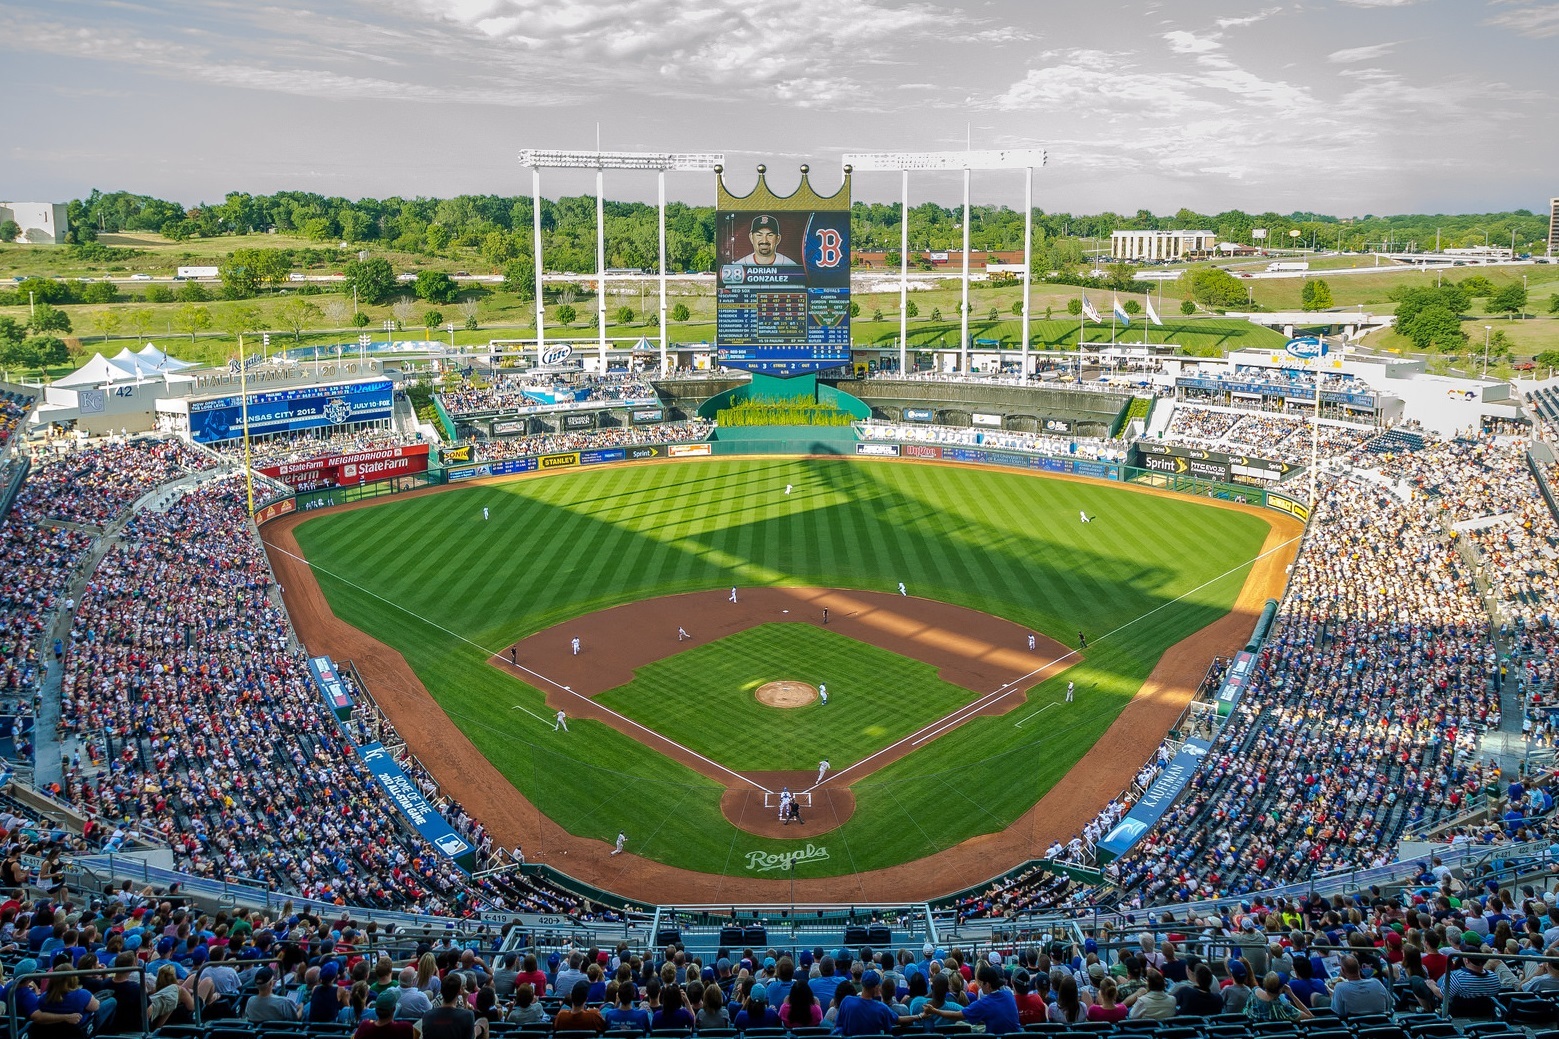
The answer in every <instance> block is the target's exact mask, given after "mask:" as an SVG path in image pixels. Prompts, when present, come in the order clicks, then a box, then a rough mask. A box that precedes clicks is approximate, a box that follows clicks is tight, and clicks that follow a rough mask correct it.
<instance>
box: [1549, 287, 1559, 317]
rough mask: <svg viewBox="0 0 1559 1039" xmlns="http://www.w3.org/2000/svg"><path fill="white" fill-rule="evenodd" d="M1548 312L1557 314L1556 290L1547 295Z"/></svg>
mask: <svg viewBox="0 0 1559 1039" xmlns="http://www.w3.org/2000/svg"><path fill="white" fill-rule="evenodd" d="M1548 312H1549V313H1550V314H1559V292H1556V293H1554V294H1553V295H1552V296H1550V297H1549V299H1548Z"/></svg>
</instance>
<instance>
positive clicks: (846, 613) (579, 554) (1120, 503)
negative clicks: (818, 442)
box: [265, 458, 1298, 899]
mask: <svg viewBox="0 0 1559 1039" xmlns="http://www.w3.org/2000/svg"><path fill="white" fill-rule="evenodd" d="M787 485H791V487H792V488H793V490H792V492H791V493H789V494H787V493H786V491H785V488H786V486H787ZM484 508H485V509H486V510H487V514H488V516H489V517H490V518H487V519H484V518H483V510H484ZM1080 514H1086V515H1087V516H1088V517H1089V520H1090V521H1089V522H1087V523H1083V522H1082V521H1081V518H1080ZM1297 532H1298V531H1297V525H1296V524H1291V523H1286V522H1285V521H1284V520H1283V519H1282V518H1281V517H1277V516H1275V515H1268V514H1259V513H1256V512H1254V511H1251V510H1242V509H1238V508H1231V507H1217V506H1214V505H1211V504H1208V503H1204V502H1201V501H1198V500H1196V499H1191V498H1185V497H1181V496H1174V495H1161V494H1154V493H1144V492H1140V491H1136V490H1132V489H1128V488H1122V487H1118V486H1111V485H1108V484H1104V483H1097V482H1092V481H1084V480H1070V479H1062V478H1051V477H1036V476H1031V475H1027V474H1021V473H1012V472H1002V471H995V470H989V469H976V468H969V467H956V466H947V465H929V464H912V463H901V462H862V461H852V460H832V459H792V458H784V459H773V458H767V459H744V460H724V459H717V460H710V461H703V462H698V463H675V464H642V465H637V466H619V467H612V468H609V469H603V470H593V471H575V472H570V473H566V474H559V475H547V476H540V477H526V478H518V479H509V480H505V481H492V482H488V483H485V484H482V485H477V486H465V487H460V488H451V489H448V490H443V491H439V492H436V493H429V494H418V495H414V496H409V497H407V498H405V499H400V500H391V501H389V502H385V503H382V504H380V503H374V504H369V505H367V506H366V507H361V508H351V509H347V510H343V511H338V512H333V513H329V514H324V515H319V516H314V517H309V516H300V517H289V518H288V519H287V520H285V521H281V522H279V523H276V524H271V525H270V526H268V527H266V528H265V538H266V541H267V542H268V543H269V544H270V545H271V548H272V559H273V562H274V563H275V565H276V567H277V570H278V575H279V577H280V578H281V580H282V582H283V584H284V586H285V587H286V592H287V598H288V606H289V609H290V610H291V611H292V614H293V616H294V619H295V622H296V623H297V625H298V630H299V632H300V634H301V635H302V636H303V637H304V639H305V641H306V642H307V644H308V647H309V649H310V651H311V652H330V653H332V654H333V655H335V656H336V657H337V658H338V659H352V660H354V661H355V662H356V663H357V665H358V667H359V668H360V670H361V671H362V672H363V674H364V676H365V678H366V679H367V681H368V684H369V686H370V688H371V689H372V691H373V692H374V694H375V696H376V697H377V698H378V699H379V700H380V702H381V704H382V705H384V706H385V708H386V710H387V711H388V712H389V713H390V715H391V717H392V718H393V719H394V720H395V722H396V725H397V728H398V729H399V730H400V733H401V735H402V736H403V737H404V738H405V739H406V740H407V742H408V743H409V744H410V745H411V747H412V749H413V750H414V751H415V752H416V753H417V754H418V755H419V757H421V758H422V760H423V761H424V762H425V763H426V764H427V765H428V766H429V767H430V768H431V769H432V770H433V772H434V774H435V775H436V776H438V778H439V779H440V780H441V782H443V783H444V784H445V787H446V789H448V790H450V791H451V792H452V793H454V794H455V796H457V797H458V798H459V799H460V800H461V801H462V803H464V804H466V805H467V807H468V808H471V809H472V810H473V811H474V812H475V814H476V815H477V816H478V817H479V818H482V819H483V820H484V821H486V822H487V823H488V825H489V826H490V827H491V828H492V829H493V831H494V832H495V833H496V834H497V835H498V836H499V837H500V839H502V840H503V841H504V842H505V843H506V844H509V843H515V842H523V843H524V845H525V849H526V852H527V856H528V858H529V859H530V860H531V861H549V862H551V863H553V864H554V865H557V866H559V868H562V869H564V870H566V871H569V872H571V873H574V874H575V875H579V876H582V877H583V878H584V879H589V880H591V881H593V882H595V883H598V884H600V885H602V886H604V887H608V888H610V889H613V890H621V891H628V892H630V893H632V892H634V891H635V890H636V889H643V888H645V886H646V882H648V883H650V885H651V886H653V888H654V890H655V891H656V892H658V893H660V894H662V895H664V894H666V893H667V885H670V884H672V883H673V881H674V880H676V879H677V878H685V877H690V876H692V875H694V874H698V875H703V876H705V877H707V878H709V880H710V881H711V882H710V883H706V884H704V885H703V886H702V887H699V892H700V893H701V894H703V895H704V896H707V897H711V898H713V897H717V896H718V895H720V894H722V893H724V892H728V891H729V892H734V891H736V890H743V891H746V892H748V893H749V894H751V892H752V891H753V888H752V887H751V885H753V884H758V885H761V884H762V883H763V882H764V881H765V879H772V878H774V877H776V876H779V877H783V878H785V879H786V880H787V881H788V880H791V879H798V880H803V881H805V880H812V881H814V882H816V883H815V885H814V887H815V892H816V895H817V896H818V897H821V896H822V895H823V894H824V892H826V891H833V892H834V893H835V899H848V898H851V897H860V896H858V895H856V894H854V891H855V888H856V885H857V884H858V883H860V881H850V882H842V881H837V880H836V881H826V880H820V879H819V878H830V877H840V876H841V875H846V874H850V875H855V876H857V877H862V876H865V877H873V876H876V877H881V878H893V877H899V878H904V877H907V876H909V875H910V874H907V873H905V872H904V870H913V869H914V868H915V864H916V863H919V862H920V861H921V860H925V859H927V857H928V856H932V857H936V856H940V855H941V854H942V853H947V852H949V851H950V850H952V849H955V848H956V849H962V850H964V851H966V852H968V851H970V850H971V849H972V853H970V854H966V855H965V856H964V859H962V860H960V861H959V864H958V867H957V869H956V870H951V871H946V870H945V871H943V875H942V876H941V877H939V878H937V879H935V880H930V879H929V878H928V882H930V883H934V884H936V885H937V886H939V887H941V888H943V889H952V888H954V887H957V886H960V884H961V883H969V882H975V881H978V880H979V879H982V877H984V876H990V875H992V874H994V873H996V872H998V871H999V870H1000V869H1001V868H1004V867H1006V866H1009V865H1012V864H1014V863H1015V862H1016V861H1019V860H1021V858H1023V857H1027V855H1032V854H1038V853H1039V852H1041V851H1042V850H1043V847H1044V845H1045V844H1046V843H1048V841H1049V839H1051V838H1052V837H1066V836H1070V834H1071V833H1072V832H1075V830H1076V828H1077V827H1078V826H1080V825H1081V822H1083V821H1086V819H1087V818H1090V817H1091V816H1092V815H1093V813H1095V812H1097V811H1098V809H1099V808H1100V807H1102V805H1103V802H1104V800H1107V799H1108V797H1109V796H1112V795H1113V794H1114V793H1116V792H1118V791H1119V790H1120V789H1121V786H1122V785H1123V784H1122V782H1121V780H1120V777H1121V776H1125V777H1126V778H1127V779H1129V777H1130V775H1131V774H1132V773H1133V772H1134V771H1135V769H1136V768H1137V766H1139V765H1140V764H1141V762H1142V761H1143V760H1144V758H1145V757H1146V756H1147V754H1149V753H1151V750H1152V748H1153V746H1155V745H1156V742H1157V739H1158V738H1159V737H1161V736H1162V734H1163V731H1164V726H1165V724H1167V723H1166V722H1165V721H1163V719H1164V718H1165V717H1166V716H1167V717H1168V719H1169V721H1172V720H1173V717H1174V715H1175V714H1176V713H1178V709H1179V708H1178V706H1175V705H1172V704H1170V703H1169V702H1168V701H1171V700H1175V699H1176V698H1179V699H1178V702H1179V703H1183V698H1184V696H1185V695H1186V690H1185V688H1184V687H1185V686H1186V685H1187V684H1188V683H1189V684H1193V685H1194V678H1192V677H1191V676H1193V675H1194V676H1195V677H1200V674H1201V671H1202V670H1205V668H1206V666H1207V664H1208V663H1209V662H1210V660H1211V656H1212V653H1213V652H1215V651H1222V652H1227V651H1228V650H1229V649H1230V648H1232V645H1233V644H1234V643H1236V642H1240V641H1242V640H1243V637H1244V636H1243V635H1242V634H1241V632H1242V631H1243V632H1244V633H1245V634H1248V632H1249V628H1250V624H1251V623H1252V621H1253V619H1254V612H1255V611H1256V610H1259V608H1260V605H1259V604H1260V602H1261V601H1262V600H1264V599H1265V597H1266V595H1267V594H1272V593H1275V592H1276V591H1278V590H1279V589H1280V588H1281V580H1282V570H1283V564H1285V563H1287V562H1288V561H1289V559H1290V558H1291V556H1292V552H1293V549H1294V548H1295V547H1296V545H1297V542H1296V541H1295V540H1294V539H1295V538H1296V537H1297ZM294 539H295V540H294ZM305 559H306V561H307V563H306V564H305V563H304V562H303V560H305ZM1253 568H1254V569H1255V570H1256V571H1258V575H1259V577H1260V580H1259V581H1257V580H1255V579H1254V578H1252V571H1253ZM310 570H312V579H311V578H310V574H309V571H310ZM1247 578H1252V580H1251V581H1250V582H1247ZM315 581H317V589H316V588H315V585H314V582H315ZM900 582H903V584H904V586H905V588H904V591H905V593H907V594H900V591H899V587H898V586H899V583H900ZM733 588H735V589H738V591H739V601H738V602H736V603H732V602H730V601H729V597H730V593H731V590H732V589H733ZM319 592H322V593H323V601H319V595H318V593H319ZM1236 604H1238V610H1237V612H1236V613H1234V614H1232V615H1231V610H1234V609H1235V608H1236ZM823 606H829V607H830V609H831V613H830V615H829V617H828V618H827V623H825V622H824V620H825V618H824V617H823V614H822V607H823ZM1210 625H1211V626H1213V627H1211V628H1210V627H1209V626H1210ZM679 628H680V629H683V630H682V634H683V635H685V636H686V637H685V638H682V639H679V637H678V629H679ZM1208 632H1215V633H1216V634H1217V637H1216V638H1215V639H1213V640H1212V641H1208V638H1207V636H1206V633H1208ZM1198 633H1203V634H1202V635H1200V636H1199V635H1198ZM1030 634H1032V635H1034V636H1035V638H1036V641H1035V648H1033V649H1030V648H1029V645H1028V643H1027V641H1026V640H1027V636H1028V635H1030ZM1080 634H1083V635H1086V637H1087V647H1086V648H1082V647H1081V646H1080V644H1079V635H1080ZM575 637H578V638H580V639H581V648H580V651H579V652H578V653H577V654H575V653H574V652H573V651H572V648H571V641H572V639H573V638H575ZM1197 638H1201V639H1202V641H1201V642H1197ZM1172 648H1173V649H1176V653H1170V652H1169V651H1171V650H1172ZM511 650H512V653H511ZM1172 656H1173V657H1176V659H1175V661H1174V667H1173V668H1169V669H1166V666H1165V665H1166V662H1167V661H1169V659H1170V657H1172ZM1155 668H1157V669H1158V670H1155ZM1171 671H1172V672H1173V676H1171V675H1170V672H1171ZM770 682H791V683H798V685H797V688H804V689H815V688H816V687H817V686H818V685H821V684H826V686H827V689H828V692H829V694H830V695H829V702H828V704H827V705H826V706H825V705H823V704H821V703H820V702H818V701H817V700H816V699H811V698H807V697H803V698H802V702H800V703H798V704H796V705H794V706H788V707H781V706H773V705H771V704H769V703H766V702H761V701H760V700H759V699H758V698H757V697H756V695H755V692H756V690H758V689H759V688H760V687H761V686H763V685H765V684H766V683H770ZM1068 683H1071V684H1073V685H1074V687H1075V690H1076V697H1075V701H1074V702H1070V703H1068V702H1064V701H1065V695H1064V694H1065V691H1066V687H1067V685H1068ZM1134 698H1136V699H1137V700H1138V704H1137V705H1136V706H1135V707H1134V708H1133V709H1134V710H1136V709H1138V708H1139V707H1140V708H1141V709H1142V710H1143V711H1147V712H1150V713H1149V714H1142V715H1140V718H1139V721H1138V724H1137V730H1141V731H1134V734H1130V733H1125V732H1124V731H1123V730H1122V727H1121V725H1120V724H1115V723H1117V722H1118V721H1126V720H1128V719H1129V718H1133V717H1139V716H1137V715H1131V714H1128V715H1127V717H1126V718H1123V717H1122V714H1123V711H1124V710H1125V709H1126V708H1127V707H1128V705H1129V704H1132V701H1133V699H1134ZM1171 708H1172V710H1171ZM559 710H562V711H564V712H565V714H566V716H567V725H568V729H567V731H566V732H564V731H559V730H558V729H557V721H556V712H557V711H559ZM1166 711H1168V712H1170V713H1168V714H1167V715H1166ZM441 712H442V716H441ZM1155 712H1156V713H1155ZM1142 719H1147V720H1146V721H1143V720H1142ZM451 723H452V724H451ZM1112 724H1115V727H1114V728H1112ZM1155 725H1156V726H1157V731H1156V732H1154V731H1153V727H1154V726H1155ZM1107 730H1109V731H1110V733H1111V736H1112V738H1114V739H1117V740H1127V739H1130V740H1134V745H1132V746H1124V745H1122V746H1118V747H1117V746H1110V747H1106V746H1103V745H1100V746H1098V747H1096V744H1100V741H1101V737H1102V736H1104V735H1105V734H1106V731H1107ZM1107 742H1108V741H1107ZM1091 751H1092V752H1093V754H1092V756H1090V757H1089V760H1088V762H1087V763H1085V766H1084V768H1082V769H1078V770H1077V771H1076V772H1074V767H1075V766H1078V765H1079V763H1080V762H1083V759H1084V757H1085V755H1090V752H1091ZM824 758H826V759H828V760H829V762H830V770H831V771H830V774H829V777H828V779H827V781H826V782H824V783H823V784H821V785H819V784H817V780H816V772H817V767H818V763H819V761H820V760H821V759H824ZM1128 759H1129V760H1128ZM1069 773H1071V774H1072V778H1073V780H1075V781H1076V786H1075V790H1074V789H1073V788H1072V787H1070V786H1069V788H1068V789H1069V790H1071V791H1072V792H1071V793H1070V794H1069V795H1068V797H1067V798H1066V799H1065V801H1064V802H1061V803H1060V804H1059V807H1057V805H1058V802H1057V801H1056V800H1055V799H1054V798H1047V797H1046V795H1047V793H1049V792H1051V791H1052V788H1053V787H1055V786H1056V785H1057V784H1058V783H1059V782H1060V781H1061V780H1062V779H1063V777H1068V776H1069ZM782 784H783V785H788V786H790V788H791V789H792V790H795V791H802V790H809V789H810V790H811V791H812V796H811V800H810V801H809V802H807V803H806V804H807V807H806V808H805V809H804V810H803V816H804V823H803V824H800V825H797V826H795V827H794V828H791V827H786V828H784V829H781V828H780V827H778V826H777V825H776V821H777V816H773V815H772V814H771V813H770V812H769V811H768V810H767V809H768V808H769V807H771V806H772V805H773V804H774V801H773V794H774V793H775V792H776V791H777V790H778V788H779V786H780V785H782ZM511 787H512V788H511ZM516 791H517V792H518V793H516ZM1042 799H1043V800H1042ZM1093 802H1097V803H1093ZM760 816H761V818H760ZM1067 827H1071V828H1070V829H1067ZM619 831H621V832H624V833H626V834H627V835H628V845H627V854H624V855H622V856H609V855H607V854H606V853H607V852H609V851H610V849H611V844H612V842H613V840H614V839H615V837H616V835H617V834H618V832H619ZM1062 831H1065V832H1062ZM1009 859H1010V860H1011V861H1006V860H1009ZM790 860H794V861H790ZM932 861H937V860H936V859H935V858H934V859H933V860H932ZM943 861H951V860H946V859H944V860H943ZM786 862H789V864H790V867H791V868H790V870H786V869H784V868H780V869H779V870H778V872H776V871H775V867H774V865H773V863H781V864H784V863H786ZM877 871H883V872H877ZM738 878H740V879H738ZM695 886H696V885H695ZM912 886H918V885H912ZM862 893H863V894H864V893H865V892H864V890H863V892H862ZM638 897H649V896H648V895H644V894H641V895H639V896H638ZM684 897H686V896H684Z"/></svg>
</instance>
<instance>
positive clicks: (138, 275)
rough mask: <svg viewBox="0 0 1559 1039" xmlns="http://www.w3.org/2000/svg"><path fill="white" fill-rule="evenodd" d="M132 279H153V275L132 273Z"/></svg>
mask: <svg viewBox="0 0 1559 1039" xmlns="http://www.w3.org/2000/svg"><path fill="white" fill-rule="evenodd" d="M130 280H131V281H151V280H152V276H151V275H150V274H132V275H130Z"/></svg>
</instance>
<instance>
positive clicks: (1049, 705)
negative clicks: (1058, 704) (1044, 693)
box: [1012, 702, 1055, 728]
mask: <svg viewBox="0 0 1559 1039" xmlns="http://www.w3.org/2000/svg"><path fill="white" fill-rule="evenodd" d="M1054 706H1055V703H1054V702H1051V703H1047V704H1046V705H1045V706H1043V707H1041V708H1040V709H1039V710H1037V711H1034V712H1032V713H1030V714H1025V715H1024V716H1023V717H1022V719H1020V720H1019V721H1015V722H1013V723H1012V724H1013V725H1014V726H1016V727H1018V728H1021V727H1022V726H1023V723H1024V722H1026V721H1028V720H1029V719H1030V718H1035V717H1038V716H1039V715H1041V714H1044V713H1045V712H1046V711H1048V710H1050V708H1052V707H1054Z"/></svg>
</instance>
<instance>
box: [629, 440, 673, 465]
mask: <svg viewBox="0 0 1559 1039" xmlns="http://www.w3.org/2000/svg"><path fill="white" fill-rule="evenodd" d="M624 455H625V457H626V458H627V459H628V461H630V462H642V461H644V460H645V459H646V458H664V457H665V455H666V449H665V448H664V447H661V446H659V445H651V444H640V445H638V446H637V447H629V448H625V449H624Z"/></svg>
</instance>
